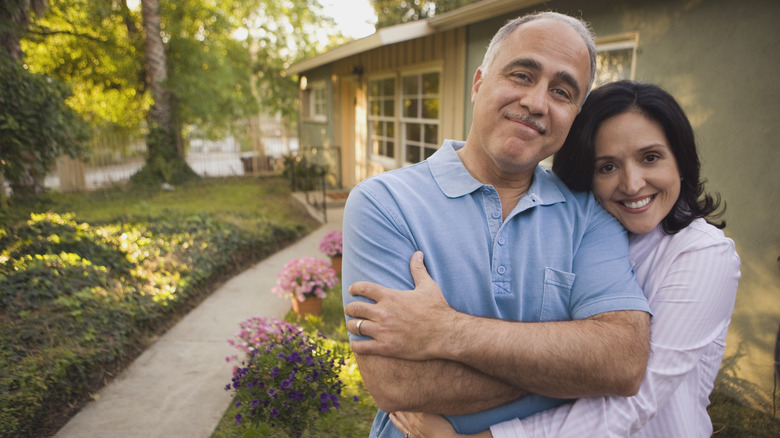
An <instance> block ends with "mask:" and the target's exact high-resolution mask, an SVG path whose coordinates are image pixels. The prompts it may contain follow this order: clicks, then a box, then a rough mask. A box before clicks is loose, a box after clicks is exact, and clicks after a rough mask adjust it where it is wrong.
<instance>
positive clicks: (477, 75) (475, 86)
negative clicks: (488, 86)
mask: <svg viewBox="0 0 780 438" xmlns="http://www.w3.org/2000/svg"><path fill="white" fill-rule="evenodd" d="M481 85H482V67H480V68H478V69H477V71H476V73H474V83H473V84H472V85H471V104H472V105H473V104H474V101H475V100H476V99H477V92H478V91H479V87H480V86H481Z"/></svg>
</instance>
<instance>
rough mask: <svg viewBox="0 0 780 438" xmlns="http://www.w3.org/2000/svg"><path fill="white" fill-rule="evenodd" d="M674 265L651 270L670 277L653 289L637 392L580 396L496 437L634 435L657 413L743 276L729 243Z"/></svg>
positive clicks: (710, 336) (715, 331)
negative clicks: (642, 371) (646, 353)
mask: <svg viewBox="0 0 780 438" xmlns="http://www.w3.org/2000/svg"><path fill="white" fill-rule="evenodd" d="M668 265H669V266H670V269H669V270H668V271H666V272H655V273H652V272H651V273H650V276H662V277H659V278H663V282H662V283H661V284H660V286H659V287H658V288H657V290H656V291H655V292H652V291H646V293H652V295H651V296H650V297H649V298H650V307H651V309H652V311H653V321H652V324H651V355H650V361H649V363H648V367H647V373H646V375H645V379H644V381H643V382H642V386H641V387H640V389H639V393H638V394H637V395H636V396H633V397H627V398H624V397H599V398H584V399H579V400H577V401H576V402H574V403H573V404H567V405H563V406H561V407H559V408H556V409H552V410H548V411H544V412H540V413H538V414H535V415H533V416H531V417H528V418H525V419H523V420H513V421H510V422H506V423H502V424H499V425H496V426H493V427H492V428H491V430H492V432H493V435H494V436H495V437H497V438H498V437H502V438H510V437H511V438H519V437H543V436H551V437H573V438H580V437H582V431H583V430H587V431H589V432H588V434H589V435H590V436H600V437H609V436H627V435H630V434H632V433H635V432H636V431H638V430H640V429H642V428H643V427H644V426H645V425H646V424H647V422H648V421H650V420H651V419H652V418H654V417H655V416H656V414H657V412H658V411H659V410H660V409H662V408H663V406H664V405H665V404H666V403H667V402H668V401H669V399H670V398H671V397H672V395H673V394H674V392H675V391H676V390H677V389H678V388H679V386H680V384H681V383H682V382H683V381H684V380H685V379H686V377H688V375H689V373H691V372H692V371H693V370H694V369H695V368H696V366H697V363H698V362H699V361H701V360H702V357H703V354H704V352H705V350H706V349H707V346H709V345H710V344H711V343H713V342H715V340H716V339H717V338H718V336H719V335H721V333H722V332H723V331H724V330H725V328H726V327H727V326H728V324H729V321H730V318H731V314H732V311H733V308H734V299H735V296H736V290H737V283H738V280H739V260H738V258H737V257H736V254H735V253H734V250H733V247H732V246H731V245H730V244H727V243H725V242H724V243H723V244H719V245H717V246H710V247H706V248H703V249H700V250H696V251H691V252H684V253H682V254H679V255H678V256H677V257H676V258H674V259H673V260H672V261H671V262H670V263H669V264H668ZM719 363H720V360H718V365H719ZM707 395H709V394H701V396H702V397H704V396H707Z"/></svg>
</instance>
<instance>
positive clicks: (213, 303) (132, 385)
mask: <svg viewBox="0 0 780 438" xmlns="http://www.w3.org/2000/svg"><path fill="white" fill-rule="evenodd" d="M313 215H315V214H313ZM315 217H316V216H315ZM342 217H343V207H335V208H333V207H329V208H328V211H327V219H328V222H327V223H325V224H323V225H322V226H321V227H320V228H318V229H317V230H315V231H314V232H313V233H311V234H310V235H308V236H306V237H305V238H304V239H302V240H300V241H298V242H297V243H295V244H293V245H291V246H289V247H287V248H285V249H283V250H282V251H280V252H278V253H276V254H274V255H272V256H270V257H268V258H267V259H265V260H263V261H261V262H260V263H258V264H256V265H255V266H253V267H252V268H250V269H248V270H246V271H244V272H243V273H241V274H239V275H238V276H236V277H234V278H232V279H231V280H229V281H227V282H226V283H224V284H223V285H222V286H221V287H220V288H219V289H218V290H217V291H215V292H214V293H213V294H212V295H211V296H209V297H208V298H207V299H206V300H204V301H203V302H202V303H201V304H200V305H199V306H198V307H196V308H195V309H193V310H192V311H191V312H190V313H189V314H187V316H186V317H185V318H183V319H182V320H181V321H180V322H179V323H178V324H176V325H175V326H174V327H173V328H171V329H170V330H169V331H168V332H167V333H165V335H163V336H161V337H160V338H159V339H158V340H157V341H156V342H154V344H153V345H151V346H150V347H149V348H148V349H147V350H146V351H144V353H142V354H141V356H139V357H138V358H137V359H136V360H135V361H134V362H133V363H132V364H131V365H130V366H129V367H128V368H127V369H126V370H124V371H123V372H122V373H121V374H120V375H119V376H118V377H117V378H116V379H114V380H113V381H112V382H111V383H110V384H109V385H108V386H106V387H105V388H103V389H102V390H100V391H99V392H98V393H97V394H96V395H95V396H94V400H93V401H91V402H90V403H89V404H87V405H86V406H85V407H84V409H82V410H81V411H80V412H79V413H78V414H77V415H76V416H75V417H73V418H72V419H71V420H70V421H69V422H68V423H67V424H66V425H65V426H63V427H62V429H60V431H59V432H58V433H57V434H56V435H55V438H93V437H94V438H97V437H100V438H104V437H120V438H135V437H138V438H141V437H143V438H152V437H187V438H198V437H204V438H207V437H209V436H211V433H212V432H213V430H214V429H215V428H216V426H217V423H218V422H219V421H220V419H221V418H222V415H223V413H224V411H225V409H226V408H227V406H228V403H229V402H230V392H228V391H225V390H224V387H225V385H227V384H228V383H229V382H230V376H231V370H232V367H233V363H227V362H226V361H225V357H227V356H229V355H233V354H236V350H235V349H234V348H233V347H231V346H230V345H228V343H227V340H228V339H229V338H232V336H233V335H234V334H235V333H236V332H237V331H238V330H239V323H240V322H241V321H244V320H246V319H248V318H250V317H253V316H259V317H263V316H266V317H277V318H281V317H282V316H284V314H285V313H287V311H288V310H289V309H290V301H289V300H283V299H281V298H279V297H278V296H276V295H274V294H273V293H271V288H272V287H273V286H274V285H275V283H276V274H277V273H278V272H279V271H280V270H281V269H282V267H283V266H284V265H285V263H287V262H288V261H290V259H293V258H297V257H307V256H308V257H318V258H323V259H324V258H325V256H324V254H321V253H320V252H319V249H318V245H319V242H320V239H322V237H323V236H325V234H327V233H328V232H330V231H332V230H340V229H341V220H342Z"/></svg>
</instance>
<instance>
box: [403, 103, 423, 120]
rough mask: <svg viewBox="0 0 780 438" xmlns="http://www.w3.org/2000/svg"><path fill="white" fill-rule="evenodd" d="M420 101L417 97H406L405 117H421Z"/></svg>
mask: <svg viewBox="0 0 780 438" xmlns="http://www.w3.org/2000/svg"><path fill="white" fill-rule="evenodd" d="M419 102H420V101H419V100H417V99H404V117H413V118H417V117H419V111H418V106H419Z"/></svg>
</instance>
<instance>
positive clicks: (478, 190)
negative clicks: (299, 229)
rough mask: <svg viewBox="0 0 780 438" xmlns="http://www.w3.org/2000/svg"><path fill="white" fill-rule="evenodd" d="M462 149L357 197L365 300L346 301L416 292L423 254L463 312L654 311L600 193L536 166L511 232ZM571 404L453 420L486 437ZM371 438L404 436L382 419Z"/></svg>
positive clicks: (353, 245)
mask: <svg viewBox="0 0 780 438" xmlns="http://www.w3.org/2000/svg"><path fill="white" fill-rule="evenodd" d="M463 144H464V143H463V142H455V141H450V140H448V141H445V143H444V144H443V145H442V147H441V149H439V151H437V152H436V153H435V154H433V155H432V156H431V157H430V158H429V159H428V160H426V161H423V162H421V163H418V164H415V165H412V166H409V167H405V168H402V169H397V170H393V171H389V172H385V173H382V174H380V175H377V176H375V177H372V178H368V179H366V180H365V181H363V182H361V183H360V184H359V185H358V186H357V187H355V188H354V189H353V190H352V191H351V193H350V196H349V198H348V200H347V203H346V206H345V209H344V224H343V233H344V237H343V238H344V251H343V252H344V258H343V266H342V273H343V277H342V285H343V298H344V304H346V303H348V302H350V301H352V300H354V299H356V298H355V297H352V296H351V295H349V293H348V292H347V291H348V289H349V286H350V285H351V284H352V283H354V282H356V281H372V282H375V283H379V284H381V285H383V286H386V287H390V288H393V289H400V290H408V289H413V288H414V281H413V280H412V277H411V274H410V273H409V260H410V259H411V256H412V254H413V253H414V252H415V251H418V250H419V251H422V252H423V253H424V254H425V265H426V267H427V268H428V271H429V273H430V274H431V276H432V277H433V279H434V280H435V281H436V282H437V283H438V284H439V285H440V286H441V289H442V292H443V293H444V296H445V298H446V299H447V302H448V303H449V304H450V306H452V307H453V308H455V309H456V310H458V311H460V312H464V313H469V314H472V315H479V316H486V317H493V318H501V319H508V320H517V321H558V320H571V319H583V318H588V317H591V316H593V315H597V314H599V313H604V312H609V311H615V310H640V311H646V312H649V311H650V309H649V307H648V305H647V301H646V299H645V297H644V294H643V293H642V290H641V289H640V288H639V286H638V285H637V284H636V281H635V280H634V274H633V271H632V269H631V265H630V263H629V261H628V242H627V238H626V232H625V230H624V229H623V227H622V226H621V225H620V223H619V222H618V221H617V220H616V219H614V218H613V217H612V216H611V215H610V214H609V213H607V212H606V211H605V210H604V209H603V208H601V206H600V205H599V204H598V202H596V200H595V199H594V198H593V196H592V195H591V194H590V193H574V192H571V191H570V190H569V189H568V188H566V186H565V185H564V184H563V183H562V182H561V181H560V180H559V179H558V178H557V177H556V176H555V175H554V174H553V173H552V171H550V170H548V169H544V168H542V167H537V169H536V171H535V172H534V180H533V183H532V185H531V187H530V189H529V190H528V193H526V194H525V195H524V196H523V197H522V198H521V199H520V201H519V202H518V203H517V205H516V206H515V208H514V209H513V210H512V212H511V213H510V214H509V216H507V218H506V220H505V221H503V222H502V219H501V201H500V200H499V197H498V193H497V192H496V190H495V189H494V188H493V187H492V186H489V185H484V184H482V183H480V182H479V181H477V180H476V179H474V178H473V177H472V176H471V174H470V173H469V172H468V170H466V168H465V167H464V166H463V164H462V162H461V161H460V158H459V157H458V155H457V154H456V150H457V149H460V148H461V147H463ZM357 299H363V298H357ZM350 339H352V340H356V339H358V338H357V337H356V336H354V335H350ZM564 401H565V400H559V399H551V398H548V397H541V396H536V395H532V396H528V397H525V398H523V399H521V400H518V401H516V402H513V403H510V404H507V405H505V406H501V407H499V408H496V409H491V410H488V411H484V412H480V413H476V414H470V415H464V416H453V417H448V418H449V419H450V421H451V422H452V423H453V425H454V426H455V428H456V430H457V431H458V432H459V433H476V432H480V431H483V430H486V429H487V428H488V427H489V426H491V425H493V424H496V423H500V422H502V421H506V420H509V419H512V418H516V417H519V418H523V417H526V416H528V415H531V414H534V413H536V412H539V411H541V410H545V409H549V408H551V407H555V406H557V405H559V404H561V403H563V402H564ZM371 436H372V437H400V436H401V434H400V432H399V431H398V430H397V429H396V428H395V427H394V426H393V425H392V423H391V422H390V419H389V417H388V415H387V413H385V412H382V411H381V410H380V411H379V412H378V414H377V417H376V419H375V421H374V425H373V427H372V430H371Z"/></svg>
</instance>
